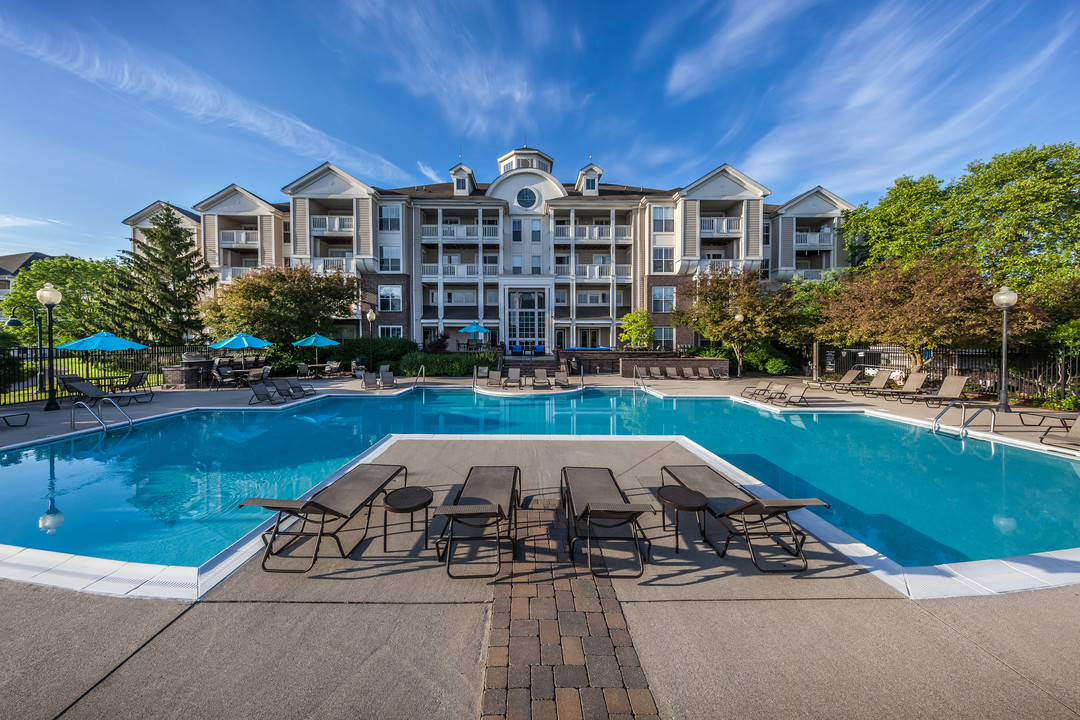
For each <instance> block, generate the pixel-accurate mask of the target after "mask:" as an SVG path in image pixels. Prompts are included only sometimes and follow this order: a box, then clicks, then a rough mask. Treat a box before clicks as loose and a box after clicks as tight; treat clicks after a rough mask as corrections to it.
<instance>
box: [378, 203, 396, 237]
mask: <svg viewBox="0 0 1080 720" xmlns="http://www.w3.org/2000/svg"><path fill="white" fill-rule="evenodd" d="M379 230H388V231H390V232H398V231H399V230H401V206H400V205H380V206H379Z"/></svg>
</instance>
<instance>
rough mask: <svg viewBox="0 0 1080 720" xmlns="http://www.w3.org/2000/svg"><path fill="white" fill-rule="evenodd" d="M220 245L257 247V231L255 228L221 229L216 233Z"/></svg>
mask: <svg viewBox="0 0 1080 720" xmlns="http://www.w3.org/2000/svg"><path fill="white" fill-rule="evenodd" d="M218 239H219V240H220V241H221V247H223V248H224V247H250V248H257V247H259V233H258V232H257V231H255V230H222V231H221V232H219V233H218Z"/></svg>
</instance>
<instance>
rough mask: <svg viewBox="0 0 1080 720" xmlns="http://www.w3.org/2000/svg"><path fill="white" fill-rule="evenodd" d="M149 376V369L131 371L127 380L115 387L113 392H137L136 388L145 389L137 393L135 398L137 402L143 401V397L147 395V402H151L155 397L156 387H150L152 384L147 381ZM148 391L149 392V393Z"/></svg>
mask: <svg viewBox="0 0 1080 720" xmlns="http://www.w3.org/2000/svg"><path fill="white" fill-rule="evenodd" d="M149 376H150V371H149V370H136V371H135V372H133V373H131V375H130V377H128V379H127V380H125V381H124V382H122V383H120V384H119V385H117V386H116V387H114V388H113V392H135V391H136V390H144V391H145V393H139V394H138V395H136V396H135V400H136V402H143V400H142V398H144V397H145V398H146V402H150V401H151V400H153V399H154V389H153V388H152V387H150V384H149V383H148V382H147V378H148V377H149ZM146 393H149V395H147V394H146Z"/></svg>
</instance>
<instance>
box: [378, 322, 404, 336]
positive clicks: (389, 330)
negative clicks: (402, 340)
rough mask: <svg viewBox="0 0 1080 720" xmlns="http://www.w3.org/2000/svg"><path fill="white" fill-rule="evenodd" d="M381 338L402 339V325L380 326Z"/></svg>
mask: <svg viewBox="0 0 1080 720" xmlns="http://www.w3.org/2000/svg"><path fill="white" fill-rule="evenodd" d="M379 337H381V338H384V337H385V338H391V337H396V338H399V337H401V326H400V325H380V326H379Z"/></svg>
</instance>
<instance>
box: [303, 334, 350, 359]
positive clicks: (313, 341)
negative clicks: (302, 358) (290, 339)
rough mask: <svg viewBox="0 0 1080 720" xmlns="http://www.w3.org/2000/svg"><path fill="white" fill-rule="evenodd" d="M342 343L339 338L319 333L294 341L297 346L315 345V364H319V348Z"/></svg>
mask: <svg viewBox="0 0 1080 720" xmlns="http://www.w3.org/2000/svg"><path fill="white" fill-rule="evenodd" d="M340 344H341V343H339V342H338V341H337V340H331V339H330V338H328V337H323V336H322V335H320V334H319V333H315V334H314V335H308V336H307V337H306V338H304V339H302V340H297V341H296V342H294V343H293V345H295V346H297V347H313V348H315V364H316V365H318V364H319V348H321V347H328V346H330V345H340Z"/></svg>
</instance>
